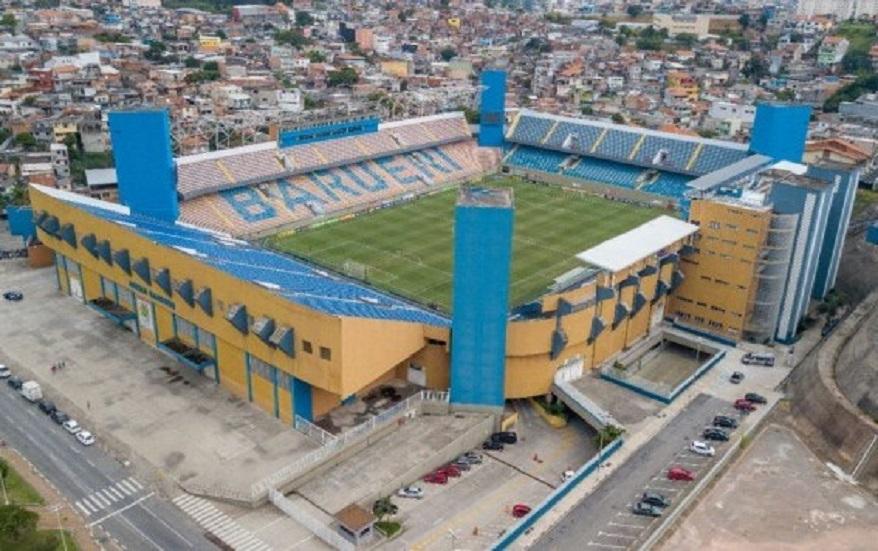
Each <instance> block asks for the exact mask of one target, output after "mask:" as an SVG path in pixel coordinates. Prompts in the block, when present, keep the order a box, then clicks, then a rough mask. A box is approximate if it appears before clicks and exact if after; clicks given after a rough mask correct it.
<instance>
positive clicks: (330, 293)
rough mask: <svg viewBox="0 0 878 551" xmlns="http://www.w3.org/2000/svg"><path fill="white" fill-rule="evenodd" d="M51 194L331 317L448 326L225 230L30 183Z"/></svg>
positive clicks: (439, 318)
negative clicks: (140, 212) (164, 218)
mask: <svg viewBox="0 0 878 551" xmlns="http://www.w3.org/2000/svg"><path fill="white" fill-rule="evenodd" d="M34 187H35V188H36V189H37V190H38V191H40V192H42V193H45V194H46V195H49V196H51V197H54V198H56V199H59V200H61V201H64V202H66V203H71V204H75V205H77V206H78V207H79V208H81V209H82V210H85V211H87V212H89V213H91V214H92V215H94V216H98V217H100V218H103V219H105V220H108V221H110V222H113V223H115V224H118V225H120V226H123V227H125V228H127V229H129V230H131V231H134V232H136V233H138V234H139V235H140V236H142V237H144V238H146V239H148V240H150V241H152V242H154V243H157V244H159V245H163V246H165V247H169V248H172V249H175V250H177V251H178V252H181V253H183V254H187V255H189V256H192V257H196V258H198V260H199V261H200V262H202V263H204V264H206V265H208V266H211V267H213V268H216V269H219V270H222V271H224V272H226V273H228V274H229V275H231V276H233V277H236V278H238V279H240V280H243V281H248V282H251V283H255V284H257V285H260V286H262V287H263V288H265V289H268V290H269V291H271V292H273V293H275V294H277V295H278V296H281V297H283V298H285V299H287V300H289V301H290V302H293V303H296V304H300V305H302V306H305V307H308V308H311V309H313V310H317V311H320V312H324V313H327V314H331V315H336V316H350V317H358V318H372V319H385V320H396V321H408V322H418V323H426V324H429V325H436V326H442V327H447V326H449V325H450V324H451V321H450V320H449V319H448V318H447V317H445V316H442V315H440V314H437V313H435V312H433V311H432V310H429V309H427V308H424V307H422V306H418V305H416V304H412V303H410V302H407V301H405V300H402V299H400V298H397V297H394V296H392V295H389V294H386V293H382V292H380V291H377V290H375V289H372V288H371V287H367V286H365V285H361V284H359V283H356V282H354V281H352V280H349V279H347V278H344V277H341V276H338V275H334V274H330V273H327V272H325V271H323V270H321V269H319V268H317V267H314V266H312V265H310V264H307V263H305V262H302V261H299V260H296V259H293V258H290V257H287V256H283V255H281V254H278V253H274V252H271V251H267V250H265V249H261V248H258V247H255V246H253V245H250V244H249V243H247V242H246V241H241V240H238V239H234V238H232V237H230V236H228V235H227V234H223V233H220V232H214V231H210V230H204V229H201V228H196V227H194V226H190V225H188V224H183V223H181V222H177V223H169V222H164V221H160V220H156V219H153V218H149V217H146V216H142V215H138V214H134V213H132V212H130V210H129V209H128V208H127V207H124V206H122V205H117V204H114V203H108V202H106V201H100V200H97V199H92V198H89V197H84V196H82V195H78V194H75V193H71V192H67V191H62V190H58V189H54V188H48V187H44V186H36V185H35V186H34ZM111 241H112V240H111Z"/></svg>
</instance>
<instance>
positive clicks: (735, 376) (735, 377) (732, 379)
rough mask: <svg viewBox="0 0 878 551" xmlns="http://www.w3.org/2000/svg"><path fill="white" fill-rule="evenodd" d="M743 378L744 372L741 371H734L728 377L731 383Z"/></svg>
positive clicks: (738, 381) (736, 382)
mask: <svg viewBox="0 0 878 551" xmlns="http://www.w3.org/2000/svg"><path fill="white" fill-rule="evenodd" d="M743 380H744V374H743V373H741V372H740V371H735V372H734V373H732V376H731V377H729V382H730V383H733V384H738V383H740V382H741V381H743Z"/></svg>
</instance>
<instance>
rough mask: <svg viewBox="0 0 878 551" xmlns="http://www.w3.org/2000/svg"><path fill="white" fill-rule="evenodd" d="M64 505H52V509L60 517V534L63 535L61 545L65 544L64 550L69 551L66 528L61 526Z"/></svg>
mask: <svg viewBox="0 0 878 551" xmlns="http://www.w3.org/2000/svg"><path fill="white" fill-rule="evenodd" d="M62 507H63V505H61V504H60V503H59V504H58V505H55V506H53V507H52V511H53V512H54V513H55V516H56V517H57V518H58V535H59V536H61V545H63V546H64V551H67V537H66V536H65V535H64V528H63V527H62V526H61V508H62Z"/></svg>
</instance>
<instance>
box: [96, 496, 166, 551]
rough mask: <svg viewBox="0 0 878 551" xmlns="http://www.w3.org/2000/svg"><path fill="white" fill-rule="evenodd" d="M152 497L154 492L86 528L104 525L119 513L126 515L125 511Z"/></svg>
mask: <svg viewBox="0 0 878 551" xmlns="http://www.w3.org/2000/svg"><path fill="white" fill-rule="evenodd" d="M152 496H153V492H150V493H148V494H146V495H145V496H143V497H141V498H140V499H138V500H137V501H133V502H131V503H129V504H128V505H126V506H125V507H122V508H121V509H116V510H115V511H113V512H112V513H110V514H108V515H105V516H103V517H101V518H99V519H98V520H96V521H94V522H91V523H89V524H87V525H86V527H87V528H91V527H92V526H94V525H95V524H100V523H102V522H104V521H106V520H108V519H111V518H113V517H115V516H116V515H118V514H119V513H124V512H125V511H127V510H128V509H130V508H132V507H134V506H135V505H137V504H138V503H140V502H141V501H144V500H147V499H149V498H151V497H152ZM129 524H130V523H129ZM138 531H139V530H138ZM150 541H152V540H150ZM159 549H161V548H159Z"/></svg>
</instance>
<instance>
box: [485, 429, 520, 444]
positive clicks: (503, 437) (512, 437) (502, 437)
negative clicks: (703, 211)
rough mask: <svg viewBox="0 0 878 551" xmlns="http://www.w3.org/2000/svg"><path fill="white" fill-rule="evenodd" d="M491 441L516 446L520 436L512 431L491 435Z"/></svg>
mask: <svg viewBox="0 0 878 551" xmlns="http://www.w3.org/2000/svg"><path fill="white" fill-rule="evenodd" d="M491 440H494V441H495V442H503V443H504V444H515V443H516V442H518V434H516V433H515V432H512V431H504V432H495V433H494V434H492V435H491Z"/></svg>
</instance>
